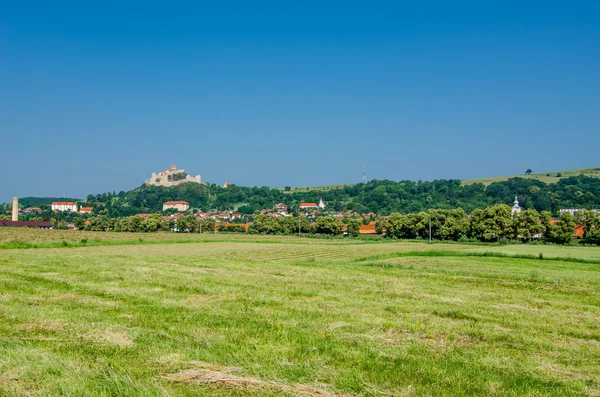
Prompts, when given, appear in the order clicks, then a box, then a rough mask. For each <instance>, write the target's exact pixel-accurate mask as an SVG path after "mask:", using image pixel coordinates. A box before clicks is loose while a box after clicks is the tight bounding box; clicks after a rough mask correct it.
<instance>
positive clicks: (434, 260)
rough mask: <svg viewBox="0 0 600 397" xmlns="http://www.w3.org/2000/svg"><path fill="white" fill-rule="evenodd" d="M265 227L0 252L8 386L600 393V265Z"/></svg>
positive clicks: (133, 391) (207, 391)
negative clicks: (265, 230) (317, 236)
mask: <svg viewBox="0 0 600 397" xmlns="http://www.w3.org/2000/svg"><path fill="white" fill-rule="evenodd" d="M118 235H125V234H118ZM265 240H266V241H269V242H270V241H271V239H264V238H263V239H258V240H257V241H253V240H252V239H248V240H243V239H238V240H237V241H227V242H224V241H214V240H213V241H205V243H203V244H176V243H173V244H131V245H122V246H111V245H106V246H96V247H80V248H72V249H43V248H40V249H35V250H28V249H25V250H23V249H14V250H4V251H2V252H1V253H0V255H1V256H0V314H1V315H2V320H3V321H2V322H0V395H2V396H4V395H6V396H24V395H28V396H54V395H97V396H114V395H137V396H191V395H200V396H231V395H251V396H265V395H266V396H290V395H361V396H367V395H368V396H371V395H373V396H377V395H382V396H383V395H388V396H389V395H397V396H401V395H411V396H421V395H427V396H456V395H509V396H510V395H512V396H524V395H525V396H546V395H557V396H585V395H588V396H589V395H595V394H597V393H598V391H599V390H600V369H599V368H598V365H597V363H598V362H599V360H600V328H599V327H598V324H600V296H599V294H598V292H599V286H600V272H599V271H598V265H597V264H595V263H588V262H582V263H575V262H572V261H564V260H555V259H553V260H539V259H529V258H526V257H520V258H516V257H505V256H504V255H507V254H508V253H509V252H500V254H498V253H489V254H488V253H483V252H473V250H482V249H485V250H487V249H503V250H506V249H510V247H511V246H503V247H481V246H468V245H465V246H461V245H457V244H451V245H443V244H439V245H435V248H436V249H435V251H433V252H432V251H431V248H432V247H431V246H429V245H427V244H422V243H405V242H395V243H387V244H363V243H348V242H346V241H328V242H327V244H291V243H290V241H288V240H287V239H285V238H282V239H275V240H278V241H279V242H278V243H276V244H265V243H264V241H265ZM310 242H311V243H312V242H313V241H310ZM532 249H535V250H537V251H539V252H545V253H544V257H546V256H548V255H547V254H546V251H544V250H547V249H551V250H552V252H553V254H556V255H559V254H560V255H562V256H566V255H567V254H566V253H570V254H572V255H573V257H575V258H576V257H577V256H576V255H575V254H576V253H577V252H582V253H585V252H588V248H585V249H583V248H574V247H551V246H534V247H533V248H532ZM446 250H448V252H446ZM421 251H422V252H421ZM589 252H590V254H585V255H587V256H586V258H593V257H595V255H596V253H597V252H598V250H596V249H594V248H590V249H589ZM536 254H537V253H536ZM484 255H485V256H484ZM520 255H527V254H525V253H520ZM361 258H362V260H363V261H360V262H359V261H357V260H359V259H361ZM569 260H570V258H569ZM311 393H312V394H311Z"/></svg>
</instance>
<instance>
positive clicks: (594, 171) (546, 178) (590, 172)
mask: <svg viewBox="0 0 600 397" xmlns="http://www.w3.org/2000/svg"><path fill="white" fill-rule="evenodd" d="M559 173H560V176H557V174H559ZM581 174H583V175H586V176H591V177H600V167H597V168H580V169H576V170H565V171H558V172H557V171H553V172H542V173H539V174H530V175H525V174H522V175H512V176H498V177H491V178H478V179H468V180H464V181H463V182H462V183H463V185H472V184H473V183H483V184H484V185H486V186H487V185H490V184H492V183H494V182H502V181H507V180H509V179H510V178H515V177H519V178H525V179H536V180H538V181H542V182H544V183H556V182H558V181H560V180H561V179H563V178H568V177H571V176H579V175H581Z"/></svg>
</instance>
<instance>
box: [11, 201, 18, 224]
mask: <svg viewBox="0 0 600 397" xmlns="http://www.w3.org/2000/svg"><path fill="white" fill-rule="evenodd" d="M12 220H13V222H16V221H18V220H19V198H18V197H13V208H12Z"/></svg>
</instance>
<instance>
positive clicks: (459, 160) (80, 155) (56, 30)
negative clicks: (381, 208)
mask: <svg viewBox="0 0 600 397" xmlns="http://www.w3.org/2000/svg"><path fill="white" fill-rule="evenodd" d="M292 3H297V4H292ZM220 4H222V5H220ZM567 5H568V7H567ZM598 21H600V2H598V1H589V2H577V1H575V2H564V1H561V2H554V1H506V0H505V1H497V2H495V1H492V2H488V1H474V2H448V1H428V2H414V1H413V2H375V1H371V2H364V1H361V2H351V1H343V2H331V1H328V2H323V1H318V2H317V1H315V2H286V1H283V2H282V1H273V2H240V3H237V2H235V1H231V2H206V3H204V4H200V3H199V2H187V3H178V4H176V3H175V2H162V4H157V3H152V2H147V1H145V2H139V3H138V2H125V1H119V2H112V1H103V2H93V4H92V2H81V1H72V2H67V1H59V2H50V1H39V2H37V1H32V2H18V1H14V2H4V3H3V5H2V11H1V12H0V137H1V143H0V145H1V149H2V150H1V155H0V167H2V170H3V171H4V172H3V175H2V182H1V183H0V201H8V200H9V199H10V197H12V196H13V195H18V196H29V195H35V196H76V197H85V195H87V194H88V193H99V192H103V191H113V190H116V191H119V190H129V189H131V188H134V187H136V186H139V185H140V184H141V183H142V182H143V180H144V179H146V178H148V177H149V175H150V173H151V172H152V171H160V170H162V169H164V168H165V167H167V166H169V165H170V164H172V163H175V164H177V165H178V166H179V167H182V168H185V169H186V170H188V171H190V173H192V174H198V173H200V174H202V177H203V179H204V180H207V181H210V182H217V183H223V182H225V181H231V182H233V183H236V184H240V185H250V186H252V185H258V186H263V185H268V186H274V187H279V186H285V185H291V186H301V185H318V184H335V183H352V182H359V181H360V180H361V165H362V164H363V163H366V164H367V167H368V177H369V179H372V178H377V179H384V178H387V179H392V180H402V179H411V180H419V179H422V180H432V179H440V178H461V179H464V178H474V177H484V176H496V175H506V174H514V173H522V172H524V171H525V169H527V168H532V169H533V170H534V172H541V171H551V170H560V169H568V168H580V167H591V166H600V158H599V156H598V147H599V143H600V133H599V129H598V125H599V124H600V123H599V122H600V111H599V109H600V72H599V71H600V23H599V22H598Z"/></svg>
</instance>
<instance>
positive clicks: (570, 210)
mask: <svg viewBox="0 0 600 397" xmlns="http://www.w3.org/2000/svg"><path fill="white" fill-rule="evenodd" d="M583 211H588V210H586V209H585V208H564V209H561V210H559V212H560V213H561V214H562V213H565V212H566V213H569V214H571V215H573V216H574V217H577V215H579V213H580V212H583ZM589 211H593V212H596V213H600V210H589Z"/></svg>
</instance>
